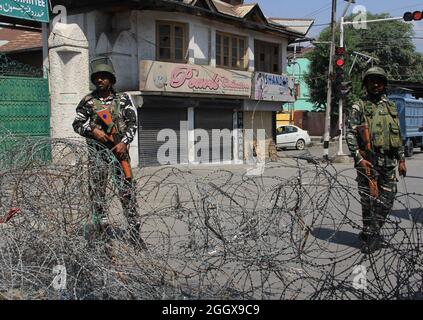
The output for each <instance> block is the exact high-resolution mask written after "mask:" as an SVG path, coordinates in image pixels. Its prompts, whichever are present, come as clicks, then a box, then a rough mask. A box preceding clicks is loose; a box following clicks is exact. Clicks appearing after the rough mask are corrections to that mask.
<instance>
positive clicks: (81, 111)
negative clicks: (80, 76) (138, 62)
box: [73, 58, 142, 243]
mask: <svg viewBox="0 0 423 320" xmlns="http://www.w3.org/2000/svg"><path fill="white" fill-rule="evenodd" d="M104 60H106V61H105V62H104ZM98 61H100V62H98ZM91 82H92V83H93V84H94V85H95V90H94V91H93V92H91V93H90V94H88V95H87V96H85V97H84V98H83V99H82V100H81V102H80V103H79V105H78V106H77V108H76V117H75V120H74V122H73V128H74V130H75V132H77V133H78V134H79V135H81V136H83V137H85V138H87V143H88V145H89V147H90V148H89V150H90V184H89V190H90V197H91V200H92V203H93V208H92V209H93V214H94V218H95V219H94V220H95V223H96V225H98V226H100V229H101V231H103V232H104V231H108V230H107V228H108V227H109V223H108V218H107V215H106V208H105V207H104V204H105V203H106V201H105V200H106V199H105V196H106V186H107V180H108V172H107V169H102V168H101V166H99V165H98V160H97V162H96V161H95V159H96V158H98V157H101V158H102V160H104V161H106V157H107V156H106V154H107V153H105V152H104V151H105V149H109V150H112V151H113V152H114V154H115V155H116V158H117V159H119V160H122V159H124V160H127V161H129V162H130V158H129V145H130V143H131V142H132V141H133V139H134V137H135V133H136V131H137V117H136V112H135V110H134V107H133V105H132V103H131V99H130V98H129V96H128V95H127V94H125V93H124V94H122V95H119V94H117V93H116V92H115V90H114V88H113V85H114V84H115V83H116V74H115V71H114V68H113V65H112V64H111V63H110V62H109V61H108V60H107V59H105V58H100V59H98V60H97V63H96V64H94V63H92V72H91ZM104 109H108V110H109V111H110V114H111V116H112V120H113V123H114V124H115V125H116V128H117V131H118V134H117V135H116V136H117V137H119V138H118V141H116V143H115V144H111V143H110V141H109V140H108V136H107V134H106V132H107V127H105V126H104V123H103V122H102V120H101V119H99V117H98V115H97V113H96V112H97V111H100V110H104ZM102 151H103V152H102ZM102 155H103V156H102ZM115 169H116V170H115V171H116V174H117V175H119V178H120V181H123V182H124V183H120V184H119V185H120V187H119V197H120V201H121V204H122V207H123V210H124V215H125V216H126V219H127V221H128V224H129V227H130V229H129V230H130V232H129V235H130V237H131V240H134V241H137V242H138V243H139V242H140V241H142V240H141V238H140V237H139V229H140V225H139V222H138V213H137V209H136V200H135V194H134V181H133V177H132V176H131V177H130V178H128V177H125V176H124V175H123V174H122V170H121V168H120V164H119V162H118V161H116V163H115ZM131 175H132V173H131Z"/></svg>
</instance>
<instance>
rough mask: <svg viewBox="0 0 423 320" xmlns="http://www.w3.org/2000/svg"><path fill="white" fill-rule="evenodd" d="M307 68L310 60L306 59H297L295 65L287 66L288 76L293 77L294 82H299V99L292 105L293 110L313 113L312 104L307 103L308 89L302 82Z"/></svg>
mask: <svg viewBox="0 0 423 320" xmlns="http://www.w3.org/2000/svg"><path fill="white" fill-rule="evenodd" d="M309 67H310V60H308V59H306V58H298V59H297V61H296V63H295V64H291V65H288V68H287V73H288V75H290V76H294V77H295V80H296V82H297V81H298V80H299V81H300V97H299V98H298V100H297V101H296V102H295V104H294V110H304V111H313V104H312V103H311V102H309V101H308V99H309V97H310V93H309V88H308V86H307V84H306V83H305V80H304V74H306V73H307V72H308V69H309Z"/></svg>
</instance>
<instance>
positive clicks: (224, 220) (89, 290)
mask: <svg viewBox="0 0 423 320" xmlns="http://www.w3.org/2000/svg"><path fill="white" fill-rule="evenodd" d="M0 143H1V146H2V147H1V148H2V152H0V168H1V169H0V219H1V220H0V222H1V223H0V270H1V272H0V299H78V300H79V299H146V300H148V299H216V298H217V299H412V298H418V297H421V296H422V290H423V288H422V284H423V282H422V281H423V279H422V275H423V272H422V258H421V256H420V254H419V253H420V250H421V244H422V222H423V219H422V201H423V195H422V194H419V193H415V192H414V193H407V194H406V193H398V194H397V197H396V201H395V204H394V208H393V211H392V213H391V214H390V215H389V216H388V218H387V221H386V223H385V225H384V227H383V229H382V234H383V236H384V241H383V248H382V249H381V250H379V251H377V252H375V253H373V254H369V255H365V254H362V253H361V251H360V241H359V240H358V238H357V235H358V233H359V232H360V231H361V228H362V221H361V219H362V218H361V206H360V195H359V192H358V191H359V190H358V187H357V183H356V181H355V179H356V172H355V169H354V168H351V167H345V168H343V169H339V167H335V166H333V165H330V164H327V163H321V162H320V161H319V160H318V159H314V158H312V157H311V156H302V157H296V158H294V157H291V158H290V157H284V158H279V159H278V162H274V163H268V164H266V167H265V168H264V171H263V172H262V174H260V175H257V176H255V175H250V174H248V171H245V170H244V169H234V170H221V169H216V168H215V169H213V168H212V169H210V168H208V167H196V168H195V167H186V166H180V167H177V168H176V167H160V168H148V169H142V170H139V171H137V174H136V179H135V181H136V183H135V185H134V187H133V190H132V192H133V194H134V196H135V197H136V199H137V210H138V214H139V218H138V219H139V223H140V226H141V229H140V230H141V238H142V239H143V241H144V243H145V245H146V248H143V249H140V248H139V247H137V246H136V245H134V243H133V241H131V239H130V237H129V233H128V229H129V226H128V222H127V220H126V219H125V216H124V214H122V212H123V208H122V205H121V202H120V192H121V190H122V188H123V187H124V182H122V179H121V177H120V176H121V175H120V174H119V173H117V172H116V161H117V159H116V158H115V156H114V155H113V153H112V152H110V151H109V150H103V151H98V150H97V149H96V148H93V147H92V145H87V143H86V142H85V141H81V140H75V139H50V138H37V139H34V138H26V139H24V138H19V137H16V136H13V135H11V134H6V135H3V136H2V138H0ZM104 172H107V179H106V180H104V181H102V183H104V184H105V190H106V191H105V195H98V194H96V192H92V191H90V188H94V191H95V187H96V186H95V185H93V184H92V176H93V175H96V174H100V173H104ZM90 183H91V185H90ZM96 205H97V206H98V205H101V206H102V207H103V208H107V210H106V211H107V218H108V220H109V225H110V228H111V229H109V231H108V232H104V230H100V228H99V226H98V224H97V223H96V221H95V219H93V208H94V207H96ZM363 277H364V278H363ZM357 279H358V280H360V279H361V280H362V281H358V282H357V281H356V280H357ZM363 281H364V282H363ZM363 284H364V287H363V286H360V285H363Z"/></svg>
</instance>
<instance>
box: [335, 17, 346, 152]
mask: <svg viewBox="0 0 423 320" xmlns="http://www.w3.org/2000/svg"><path fill="white" fill-rule="evenodd" d="M340 29H341V30H340V37H339V38H340V40H339V47H340V48H343V47H344V16H342V17H341V24H340ZM343 106H344V99H343V97H341V98H339V149H338V154H337V155H338V156H341V157H342V156H345V154H344V151H343V150H342V138H343V135H344V121H343V112H344V110H343Z"/></svg>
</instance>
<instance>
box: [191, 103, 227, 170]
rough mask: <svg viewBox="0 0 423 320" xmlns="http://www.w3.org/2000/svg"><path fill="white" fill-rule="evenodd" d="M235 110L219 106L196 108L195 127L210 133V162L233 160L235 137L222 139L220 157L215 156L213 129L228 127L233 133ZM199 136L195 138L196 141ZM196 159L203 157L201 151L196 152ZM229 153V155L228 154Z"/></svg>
mask: <svg viewBox="0 0 423 320" xmlns="http://www.w3.org/2000/svg"><path fill="white" fill-rule="evenodd" d="M233 113H234V112H233V110H232V109H217V108H196V109H195V111H194V114H195V115H194V127H195V129H204V130H206V131H207V133H208V135H209V146H210V147H209V162H211V163H217V162H221V161H231V160H233V139H232V137H231V139H230V140H229V141H227V140H225V139H221V143H220V158H217V159H216V158H215V157H213V150H212V130H213V129H219V130H223V129H228V130H230V132H231V134H232V130H233ZM199 140H200V139H199V138H197V137H196V138H195V141H196V143H197V142H198V141H199ZM196 153H197V154H196V155H195V157H196V161H199V158H200V157H201V151H199V152H196ZM228 154H229V156H228Z"/></svg>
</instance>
